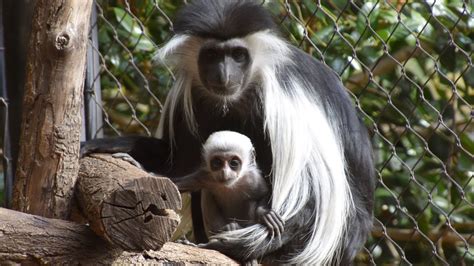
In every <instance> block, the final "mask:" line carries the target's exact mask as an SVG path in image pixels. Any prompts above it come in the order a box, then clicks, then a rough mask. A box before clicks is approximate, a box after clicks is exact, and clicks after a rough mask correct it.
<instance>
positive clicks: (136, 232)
mask: <svg viewBox="0 0 474 266" xmlns="http://www.w3.org/2000/svg"><path fill="white" fill-rule="evenodd" d="M177 209H181V199H180V198H179V193H178V192H177V190H176V188H175V187H174V185H173V184H172V183H171V182H170V181H169V180H168V179H165V178H159V177H152V176H147V177H143V178H140V179H135V180H130V181H129V182H127V183H126V184H124V185H122V186H121V187H120V188H119V189H118V190H116V191H114V192H113V193H112V194H111V195H110V197H109V198H108V199H106V200H105V201H104V205H103V207H102V213H101V218H102V225H103V226H104V229H105V232H106V233H107V237H108V238H109V239H110V240H111V242H112V243H113V244H115V245H118V246H120V247H122V248H123V249H125V250H133V251H141V250H148V249H159V248H160V247H161V246H163V244H164V243H165V242H166V241H168V240H169V239H170V237H171V235H172V234H173V232H174V231H175V229H176V228H177V227H178V224H179V220H180V219H179V216H178V215H177V214H176V212H175V210H177Z"/></svg>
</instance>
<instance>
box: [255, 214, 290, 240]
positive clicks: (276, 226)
mask: <svg viewBox="0 0 474 266" xmlns="http://www.w3.org/2000/svg"><path fill="white" fill-rule="evenodd" d="M260 221H261V223H262V224H263V225H265V226H266V227H267V228H268V230H270V233H272V237H278V238H280V237H281V234H283V231H284V230H285V222H284V221H283V219H282V218H281V216H280V215H278V214H277V213H276V212H275V211H273V210H265V212H264V213H261V215H260Z"/></svg>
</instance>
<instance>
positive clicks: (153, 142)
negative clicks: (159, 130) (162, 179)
mask: <svg viewBox="0 0 474 266" xmlns="http://www.w3.org/2000/svg"><path fill="white" fill-rule="evenodd" d="M91 153H128V154H129V155H130V156H131V157H133V159H135V160H136V161H137V162H139V163H140V164H141V165H142V166H143V168H144V169H145V170H147V171H150V172H156V173H161V174H165V173H166V172H167V171H168V167H169V165H168V158H169V155H170V147H169V145H168V143H166V142H165V141H163V140H160V139H156V138H152V137H138V136H137V137H117V138H106V139H94V140H89V141H86V142H82V143H81V157H84V156H86V155H87V154H91Z"/></svg>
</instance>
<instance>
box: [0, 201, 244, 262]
mask: <svg viewBox="0 0 474 266" xmlns="http://www.w3.org/2000/svg"><path fill="white" fill-rule="evenodd" d="M0 262H1V264H2V265H3V264H7V265H8V264H9V263H21V264H55V265H71V264H72V265H77V264H82V265H97V264H117V265H123V264H126V265H129V264H157V263H171V264H173V263H180V264H184V263H185V264H191V263H192V264H226V265H230V264H236V262H235V261H233V260H231V259H229V258H228V257H226V256H224V255H222V254H220V253H219V252H217V251H213V250H205V249H200V248H195V247H191V246H186V245H181V244H176V243H167V244H166V245H164V246H163V248H162V249H161V250H160V251H146V252H143V253H131V252H123V251H122V250H120V249H117V248H113V247H112V246H110V245H109V244H108V243H107V242H106V241H104V240H103V239H101V238H99V237H98V236H96V235H95V234H94V233H93V232H92V231H91V230H90V229H89V227H88V226H86V225H80V224H76V223H73V222H68V221H63V220H57V219H48V218H44V217H40V216H36V215H30V214H25V213H21V212H16V211H12V210H8V209H3V208H0Z"/></svg>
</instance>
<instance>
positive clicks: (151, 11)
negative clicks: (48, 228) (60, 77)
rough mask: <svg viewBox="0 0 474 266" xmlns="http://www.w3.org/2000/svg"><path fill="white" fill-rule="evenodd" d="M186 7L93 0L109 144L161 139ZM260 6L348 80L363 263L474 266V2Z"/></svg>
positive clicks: (336, 0) (159, 0)
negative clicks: (355, 129) (362, 177)
mask: <svg viewBox="0 0 474 266" xmlns="http://www.w3.org/2000/svg"><path fill="white" fill-rule="evenodd" d="M185 2H186V1H183V0H135V1H126V0H98V3H97V14H98V21H97V23H98V24H97V25H98V36H99V45H98V47H94V49H95V50H96V51H98V52H99V53H100V67H101V68H100V79H97V82H99V80H100V85H101V88H102V99H101V100H98V101H97V104H98V105H99V106H100V108H101V109H102V110H103V112H104V127H103V128H102V129H103V131H104V132H105V135H114V134H148V135H151V134H153V132H154V131H155V130H156V128H157V126H158V121H159V118H160V111H161V107H162V104H163V103H164V99H165V97H166V94H167V92H168V90H169V88H170V86H171V84H172V82H173V75H172V73H171V71H169V69H167V68H166V67H161V66H158V64H157V63H156V62H154V60H153V58H154V55H155V53H156V51H157V50H158V49H159V47H160V46H161V45H162V44H163V43H165V42H166V41H167V40H168V39H169V38H170V36H172V22H171V21H172V18H173V17H174V14H175V13H176V11H177V10H178V9H179V7H180V6H182V5H183V4H185ZM262 3H263V4H264V5H265V6H266V7H267V8H268V9H269V10H270V11H271V12H272V13H273V14H274V16H275V21H276V22H277V23H278V24H279V25H281V34H282V35H283V36H284V37H285V38H287V39H288V40H289V41H290V42H291V43H293V44H294V45H296V46H299V47H300V48H301V49H302V50H304V51H306V52H308V53H310V54H311V55H313V56H314V57H315V58H318V59H319V60H321V61H324V62H325V63H326V64H327V65H329V66H330V67H331V68H332V69H334V70H335V71H336V72H337V73H338V74H339V75H340V76H341V78H342V81H343V82H344V84H345V85H346V87H347V89H348V92H349V94H350V95H351V97H352V99H353V101H354V103H355V106H356V107H357V110H358V112H359V113H360V116H361V118H363V120H364V121H365V123H366V125H367V127H368V129H369V131H370V132H371V136H372V140H373V146H374V150H375V156H376V169H377V173H378V184H377V189H376V201H375V202H376V205H375V216H376V219H375V221H374V226H375V229H374V232H373V234H372V237H371V238H370V239H369V241H368V243H367V245H366V249H365V250H364V251H363V252H361V254H360V255H359V256H358V262H359V263H361V264H364V263H376V264H399V263H403V264H405V263H412V264H420V265H432V264H433V265H438V264H443V263H449V264H451V265H473V264H474V246H473V243H474V157H473V154H474V130H473V129H474V123H473V117H474V111H473V102H474V101H473V100H474V90H473V88H474V68H473V59H474V58H473V50H474V43H473V39H474V15H473V9H474V6H473V2H472V1H469V0H466V1H461V0H426V1H408V0H386V1H376V0H370V1H359V0H352V1H347V0H328V1H313V0H301V1H268V0H267V1H262ZM1 190H2V189H1V187H0V195H1V193H2V192H1Z"/></svg>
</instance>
